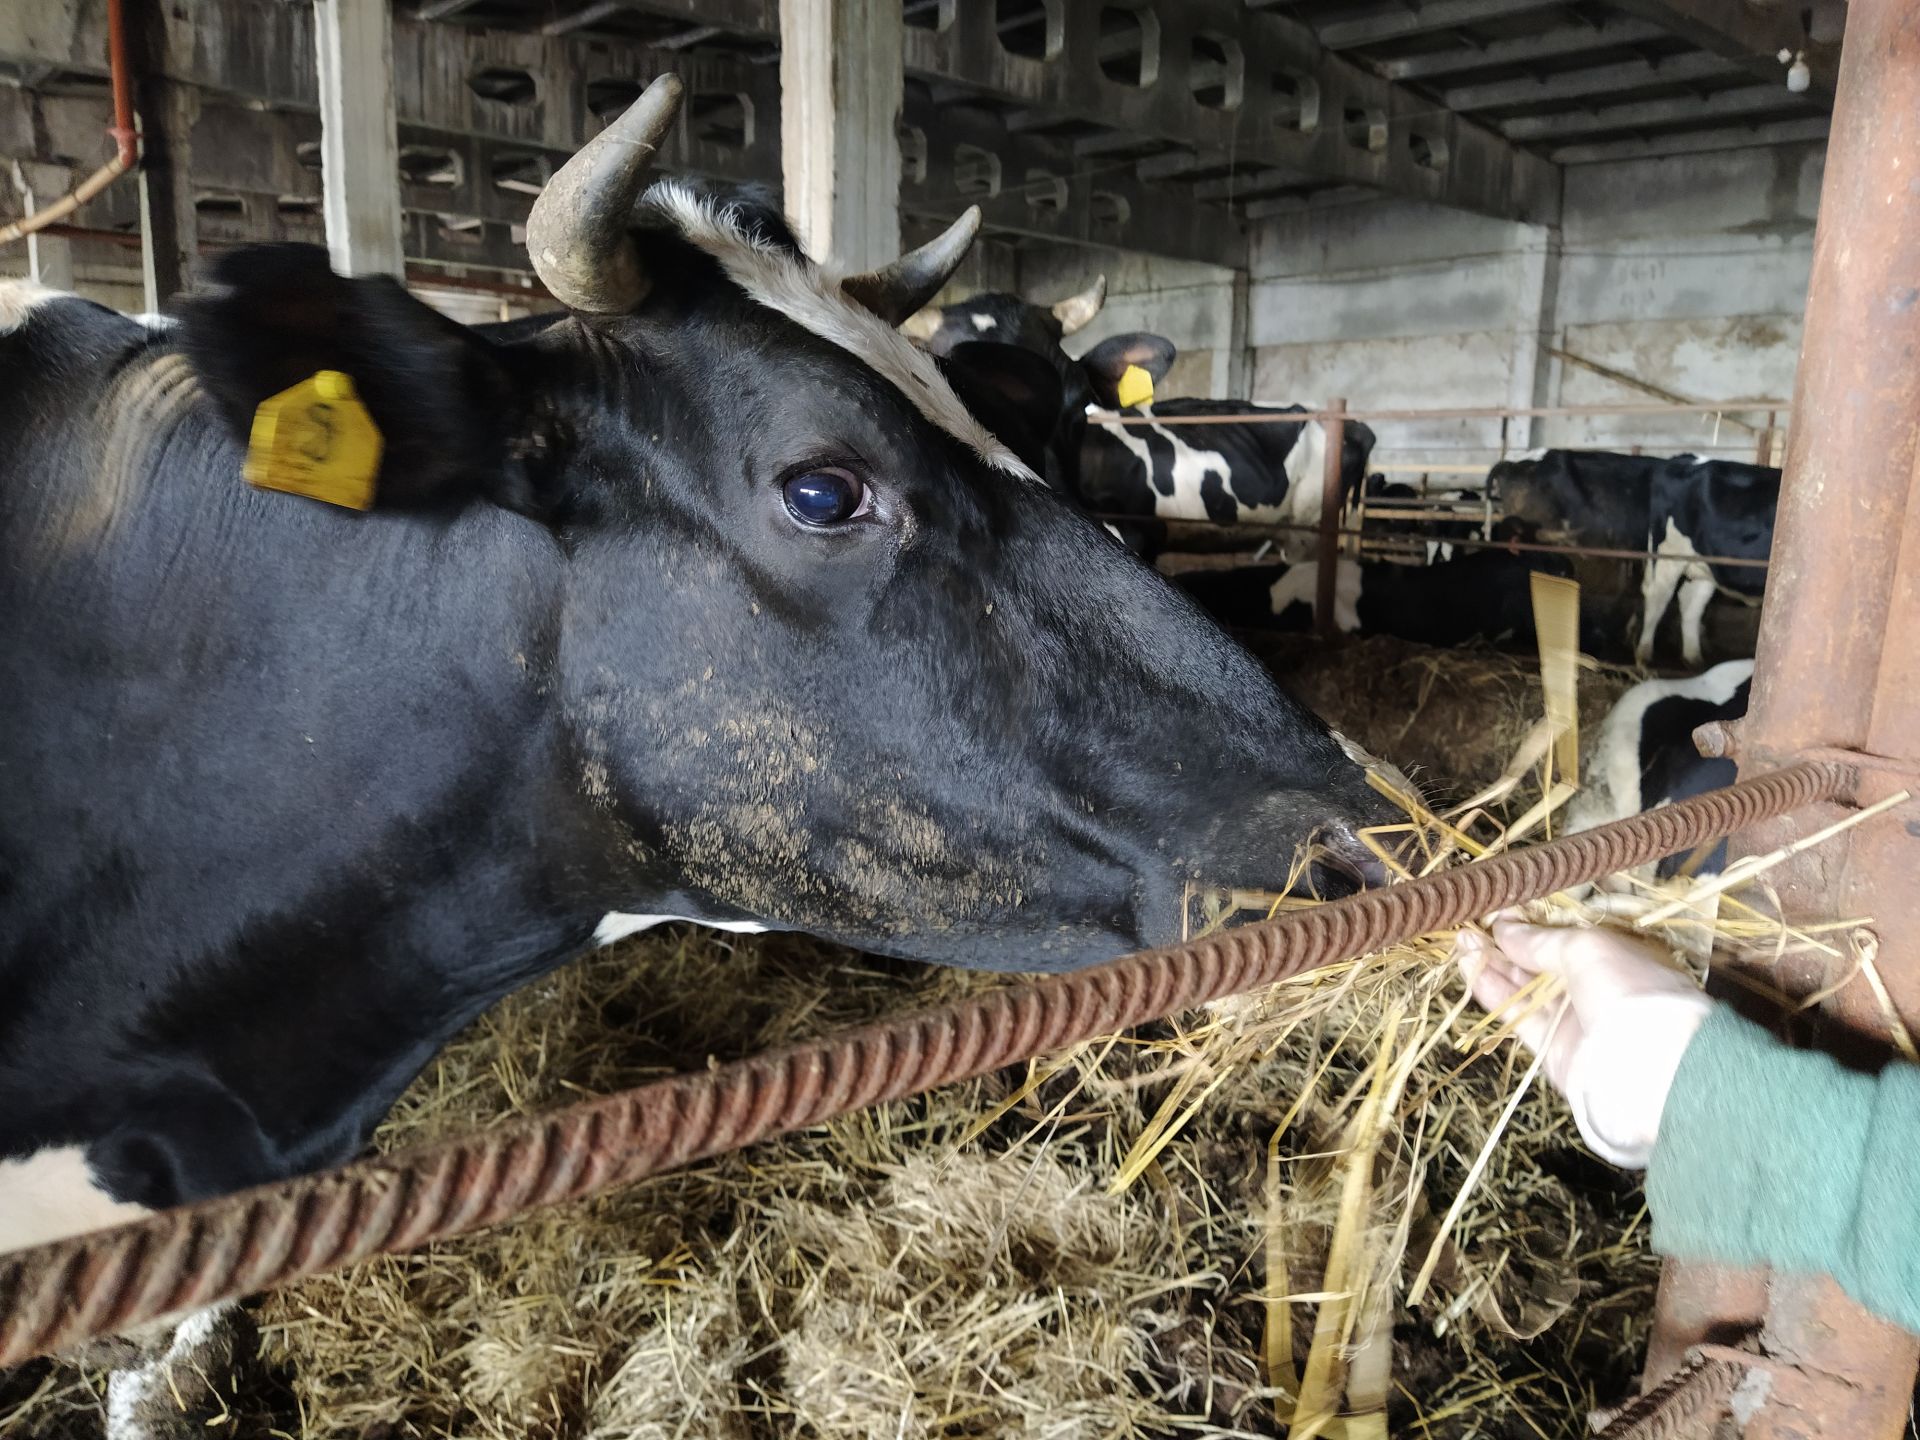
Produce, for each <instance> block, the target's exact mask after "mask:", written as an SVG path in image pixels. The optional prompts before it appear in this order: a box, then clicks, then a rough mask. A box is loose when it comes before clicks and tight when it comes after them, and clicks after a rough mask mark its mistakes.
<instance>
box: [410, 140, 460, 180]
mask: <svg viewBox="0 0 1920 1440" xmlns="http://www.w3.org/2000/svg"><path fill="white" fill-rule="evenodd" d="M400 181H401V183H402V184H404V185H429V186H432V187H433V188H434V189H435V190H456V189H458V188H459V186H460V157H459V156H458V155H456V154H454V153H453V152H452V151H451V150H441V149H439V148H437V147H435V146H432V145H402V146H401V147H400Z"/></svg>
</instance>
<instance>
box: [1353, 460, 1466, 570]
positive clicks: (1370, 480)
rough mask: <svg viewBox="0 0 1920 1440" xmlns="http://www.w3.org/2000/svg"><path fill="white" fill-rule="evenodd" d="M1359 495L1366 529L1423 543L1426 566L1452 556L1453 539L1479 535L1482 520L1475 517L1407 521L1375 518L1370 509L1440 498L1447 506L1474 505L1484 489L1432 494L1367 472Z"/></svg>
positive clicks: (1391, 507) (1374, 532)
mask: <svg viewBox="0 0 1920 1440" xmlns="http://www.w3.org/2000/svg"><path fill="white" fill-rule="evenodd" d="M1363 494H1364V495H1365V499H1366V507H1367V511H1368V513H1367V515H1366V519H1365V526H1366V529H1367V532H1368V533H1369V534H1379V535H1390V536H1395V537H1398V538H1402V539H1405V540H1410V541H1415V542H1417V543H1419V544H1421V545H1423V546H1424V547H1425V550H1426V563H1427V564H1429V565H1431V564H1433V563H1434V562H1435V561H1439V560H1451V559H1453V551H1454V542H1455V541H1460V540H1478V539H1480V538H1482V536H1481V527H1482V524H1483V523H1484V522H1483V521H1482V520H1478V519H1471V520H1470V519H1466V518H1463V517H1460V516H1453V515H1449V516H1448V517H1447V518H1445V519H1437V520H1424V519H1422V520H1407V519H1401V518H1398V517H1394V518H1390V519H1375V518H1374V516H1373V515H1372V513H1371V512H1372V510H1373V509H1374V508H1375V507H1376V506H1377V507H1379V508H1381V509H1385V510H1392V509H1393V508H1394V507H1395V506H1396V505H1400V504H1409V505H1410V506H1416V507H1417V506H1422V505H1426V506H1430V505H1431V504H1432V502H1434V501H1436V500H1439V501H1444V502H1445V503H1446V504H1447V505H1448V506H1449V507H1452V508H1455V509H1457V508H1459V507H1461V506H1465V505H1473V506H1476V507H1477V506H1479V505H1480V504H1481V502H1482V500H1483V499H1484V498H1485V494H1486V492H1485V491H1484V490H1447V491H1441V492H1438V493H1436V492H1434V491H1432V490H1420V489H1416V488H1415V487H1414V486H1412V485H1406V484H1402V483H1401V482H1399V481H1395V480H1389V479H1387V477H1386V476H1384V475H1369V476H1368V477H1367V481H1366V487H1365V490H1364V491H1363Z"/></svg>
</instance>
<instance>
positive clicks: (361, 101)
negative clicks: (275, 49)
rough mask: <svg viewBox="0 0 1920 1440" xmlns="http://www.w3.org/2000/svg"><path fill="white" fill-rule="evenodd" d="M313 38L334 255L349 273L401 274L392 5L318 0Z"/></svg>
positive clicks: (324, 202)
mask: <svg viewBox="0 0 1920 1440" xmlns="http://www.w3.org/2000/svg"><path fill="white" fill-rule="evenodd" d="M313 38H314V49H315V51H316V53H317V57H318V61H319V80H320V168H321V175H322V181H321V185H322V189H321V213H322V214H323V215H324V216H325V218H326V226H327V253H328V255H329V256H330V257H331V258H332V260H333V268H334V269H336V270H338V271H339V272H340V273H341V274H343V275H393V276H402V275H404V274H405V273H406V257H405V254H404V252H403V251H402V249H401V244H400V236H401V223H400V142H399V138H398V135H397V132H396V130H395V126H394V115H393V14H392V12H391V10H389V9H388V6H387V0H314V6H313Z"/></svg>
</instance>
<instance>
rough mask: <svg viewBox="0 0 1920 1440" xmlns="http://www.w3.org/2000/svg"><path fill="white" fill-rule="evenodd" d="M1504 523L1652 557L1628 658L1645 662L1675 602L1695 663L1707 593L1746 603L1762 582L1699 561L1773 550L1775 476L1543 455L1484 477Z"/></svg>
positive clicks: (1738, 466) (1594, 455)
mask: <svg viewBox="0 0 1920 1440" xmlns="http://www.w3.org/2000/svg"><path fill="white" fill-rule="evenodd" d="M1487 481H1488V484H1490V485H1492V486H1494V487H1495V490H1496V494H1497V495H1498V496H1499V500H1500V504H1501V507H1502V509H1503V510H1504V511H1505V513H1506V515H1507V517H1508V519H1509V520H1511V521H1513V522H1515V523H1517V524H1518V525H1520V526H1522V527H1524V528H1525V529H1527V530H1528V531H1530V532H1532V533H1534V534H1536V535H1537V536H1539V537H1540V538H1542V539H1545V540H1551V541H1557V542H1560V543H1570V544H1576V545H1592V546H1597V547H1600V548H1605V549H1626V550H1637V551H1647V552H1651V558H1650V559H1649V560H1648V561H1647V562H1646V565H1645V568H1644V570H1643V572H1642V578H1641V586H1640V592H1641V605H1640V623H1639V629H1638V635H1637V637H1636V639H1635V642H1634V658H1635V659H1636V660H1637V661H1638V662H1639V663H1640V664H1643V665H1644V664H1646V663H1647V661H1648V660H1649V659H1650V658H1651V657H1652V654H1653V642H1654V637H1655V634H1656V633H1657V631H1658V630H1659V626H1660V621H1661V619H1662V617H1664V616H1665V614H1666V612H1667V609H1668V608H1669V607H1670V606H1671V605H1672V603H1673V600H1674V596H1675V594H1676V592H1677V593H1678V594H1679V598H1680V635H1681V651H1682V654H1683V655H1684V657H1685V659H1686V662H1687V664H1688V665H1689V666H1691V667H1693V668H1696V669H1698V668H1699V667H1700V666H1702V665H1703V664H1704V663H1705V661H1704V659H1703V649H1704V647H1703V644H1702V636H1701V629H1702V621H1703V618H1704V617H1705V615H1706V609H1707V604H1708V602H1709V601H1710V600H1712V599H1713V597H1714V595H1715V593H1716V592H1719V593H1726V594H1731V595H1734V596H1736V597H1738V598H1740V599H1742V600H1745V601H1747V602H1749V603H1751V602H1753V601H1755V600H1757V599H1758V598H1759V596H1760V594H1761V591H1762V589H1763V588H1764V585H1765V578H1764V577H1765V574H1766V572H1765V570H1764V569H1762V568H1760V567H1758V566H1752V565H1712V564H1709V563H1708V562H1707V561H1706V560H1704V559H1702V558H1701V557H1702V556H1726V557H1729V558H1732V559H1743V560H1765V559H1766V558H1767V556H1768V555H1769V553H1770V552H1771V551H1772V549H1773V521H1774V511H1775V509H1776V508H1777V506H1778V504H1779V500H1780V472H1779V471H1778V470H1776V469H1773V468H1771V467H1769V466H1762V465H1747V464H1742V463H1740V462H1738V461H1733V460H1702V459H1700V458H1698V457H1697V456H1693V455H1678V456H1674V457H1673V458H1671V459H1667V458H1663V457H1660V456H1654V455H1617V454H1614V453H1612V452H1609V451H1604V450H1548V451H1545V452H1543V453H1542V454H1541V455H1540V456H1539V457H1538V458H1528V459H1518V460H1507V461H1502V462H1501V463H1500V464H1498V465H1495V466H1494V467H1493V469H1492V470H1491V471H1490V472H1489V474H1488V477H1487Z"/></svg>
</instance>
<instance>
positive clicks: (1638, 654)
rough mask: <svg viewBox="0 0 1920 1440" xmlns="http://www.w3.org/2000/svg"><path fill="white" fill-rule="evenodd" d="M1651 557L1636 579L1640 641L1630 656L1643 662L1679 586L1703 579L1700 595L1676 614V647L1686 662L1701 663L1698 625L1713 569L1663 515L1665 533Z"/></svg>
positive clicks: (1676, 526) (1674, 524) (1709, 587)
mask: <svg viewBox="0 0 1920 1440" xmlns="http://www.w3.org/2000/svg"><path fill="white" fill-rule="evenodd" d="M1653 553H1654V557H1655V558H1654V559H1651V560H1649V561H1648V562H1647V568H1646V573H1645V575H1644V576H1643V577H1642V579H1641V581H1640V641H1639V643H1638V644H1637V645H1635V646H1634V647H1633V658H1634V659H1635V660H1636V661H1638V662H1639V663H1640V664H1642V665H1644V664H1646V663H1647V661H1648V659H1649V658H1650V657H1651V656H1652V655H1653V638H1654V634H1655V632H1656V631H1657V630H1659V628H1660V621H1661V619H1662V618H1663V617H1664V616H1665V615H1666V613H1667V607H1668V606H1669V605H1671V604H1672V603H1673V597H1674V594H1675V592H1677V591H1678V590H1679V589H1680V586H1681V585H1682V584H1683V583H1685V584H1689V585H1691V584H1693V582H1695V581H1704V582H1706V590H1707V593H1706V595H1704V596H1698V595H1690V596H1689V597H1688V601H1687V603H1686V605H1685V606H1684V607H1683V608H1682V611H1681V616H1680V646H1681V652H1682V653H1683V654H1684V655H1685V656H1686V660H1687V663H1688V664H1689V665H1699V664H1700V663H1702V647H1701V634H1700V624H1701V620H1702V618H1703V617H1704V616H1705V614H1706V610H1707V601H1708V600H1709V599H1711V598H1712V592H1713V588H1714V581H1713V571H1712V570H1711V569H1709V568H1708V567H1707V566H1706V565H1704V564H1702V563H1700V552H1699V551H1698V550H1696V549H1695V548H1694V544H1693V541H1692V540H1690V539H1689V538H1688V537H1687V536H1685V535H1683V534H1681V533H1680V527H1679V525H1678V524H1676V523H1675V521H1674V518H1673V517H1672V516H1671V515H1669V516H1668V517H1667V532H1666V534H1664V535H1662V536H1661V537H1660V543H1659V544H1658V545H1656V546H1655V547H1654V551H1653Z"/></svg>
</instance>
